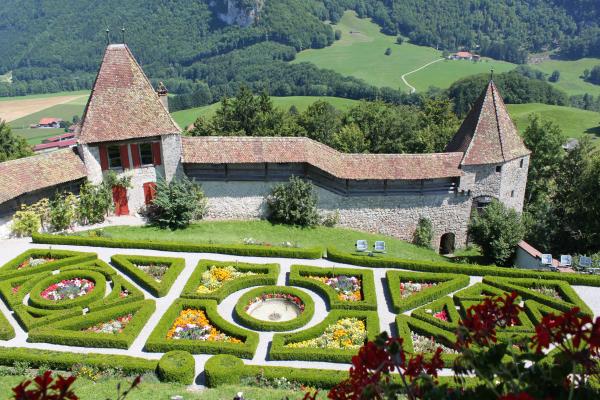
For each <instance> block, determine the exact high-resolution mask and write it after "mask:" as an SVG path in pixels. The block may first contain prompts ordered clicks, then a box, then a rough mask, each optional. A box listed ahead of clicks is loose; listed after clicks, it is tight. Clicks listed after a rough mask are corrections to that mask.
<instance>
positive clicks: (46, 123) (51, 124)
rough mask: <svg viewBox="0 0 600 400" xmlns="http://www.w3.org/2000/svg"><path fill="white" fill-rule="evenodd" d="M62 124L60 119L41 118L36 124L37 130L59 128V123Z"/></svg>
mask: <svg viewBox="0 0 600 400" xmlns="http://www.w3.org/2000/svg"><path fill="white" fill-rule="evenodd" d="M61 122H63V120H62V119H60V118H42V119H40V122H38V125H37V127H38V128H60V123H61Z"/></svg>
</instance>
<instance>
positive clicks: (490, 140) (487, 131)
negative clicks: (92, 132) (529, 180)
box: [446, 81, 531, 165]
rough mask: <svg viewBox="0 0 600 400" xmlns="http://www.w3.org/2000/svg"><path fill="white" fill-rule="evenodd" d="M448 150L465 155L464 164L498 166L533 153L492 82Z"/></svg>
mask: <svg viewBox="0 0 600 400" xmlns="http://www.w3.org/2000/svg"><path fill="white" fill-rule="evenodd" d="M446 151H449V152H454V151H460V152H464V153H465V155H464V158H463V160H462V164H463V165H481V164H498V163H503V162H506V161H510V160H514V159H515V158H518V157H523V156H525V155H528V154H530V153H531V152H530V151H529V150H528V149H527V147H525V144H524V143H523V139H521V136H520V135H519V132H518V131H517V128H516V127H515V124H514V123H513V121H512V120H511V118H510V116H509V115H508V111H507V110H506V106H505V105H504V101H503V100H502V96H500V93H499V92H498V88H496V85H495V84H494V82H493V81H490V83H489V84H488V86H487V88H486V89H485V90H484V92H483V93H482V94H481V96H480V97H479V98H478V99H477V101H476V102H475V104H474V105H473V108H472V109H471V111H470V112H469V115H467V118H466V119H465V120H464V122H463V124H462V125H461V127H460V129H459V130H458V132H457V133H456V135H455V136H454V138H452V140H451V141H450V143H449V144H448V146H447V147H446Z"/></svg>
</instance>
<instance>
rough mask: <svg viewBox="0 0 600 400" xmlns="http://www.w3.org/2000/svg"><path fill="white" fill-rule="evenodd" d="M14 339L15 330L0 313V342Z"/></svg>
mask: <svg viewBox="0 0 600 400" xmlns="http://www.w3.org/2000/svg"><path fill="white" fill-rule="evenodd" d="M14 337H15V330H14V328H13V327H12V325H11V324H10V322H8V319H7V318H6V317H5V316H4V314H3V313H2V312H0V340H10V339H12V338H14Z"/></svg>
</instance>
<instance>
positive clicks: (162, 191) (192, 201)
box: [148, 177, 206, 229]
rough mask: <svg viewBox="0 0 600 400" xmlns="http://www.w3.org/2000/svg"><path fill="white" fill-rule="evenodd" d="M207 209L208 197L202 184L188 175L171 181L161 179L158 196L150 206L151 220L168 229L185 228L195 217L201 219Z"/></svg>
mask: <svg viewBox="0 0 600 400" xmlns="http://www.w3.org/2000/svg"><path fill="white" fill-rule="evenodd" d="M205 209H206V198H205V197H204V192H202V188H201V186H200V185H198V184H196V183H194V182H192V181H190V180H189V179H188V178H187V177H182V178H175V179H173V180H171V181H170V182H167V181H166V180H165V179H159V180H158V181H157V183H156V197H155V198H154V200H153V201H152V204H151V205H150V206H149V211H148V217H149V219H150V221H151V222H152V223H153V224H155V225H157V226H159V227H160V228H163V229H166V228H169V229H183V228H185V227H187V226H188V225H189V224H190V222H191V221H192V220H194V219H200V218H202V216H203V215H204V212H205Z"/></svg>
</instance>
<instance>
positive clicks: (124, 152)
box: [119, 144, 130, 169]
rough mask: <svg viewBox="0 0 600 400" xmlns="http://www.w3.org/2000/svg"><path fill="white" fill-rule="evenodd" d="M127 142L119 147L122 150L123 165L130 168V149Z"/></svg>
mask: <svg viewBox="0 0 600 400" xmlns="http://www.w3.org/2000/svg"><path fill="white" fill-rule="evenodd" d="M128 147H129V146H127V145H126V144H122V145H121V146H120V147H119V150H120V152H121V165H122V166H123V169H129V166H130V164H129V150H128Z"/></svg>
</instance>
